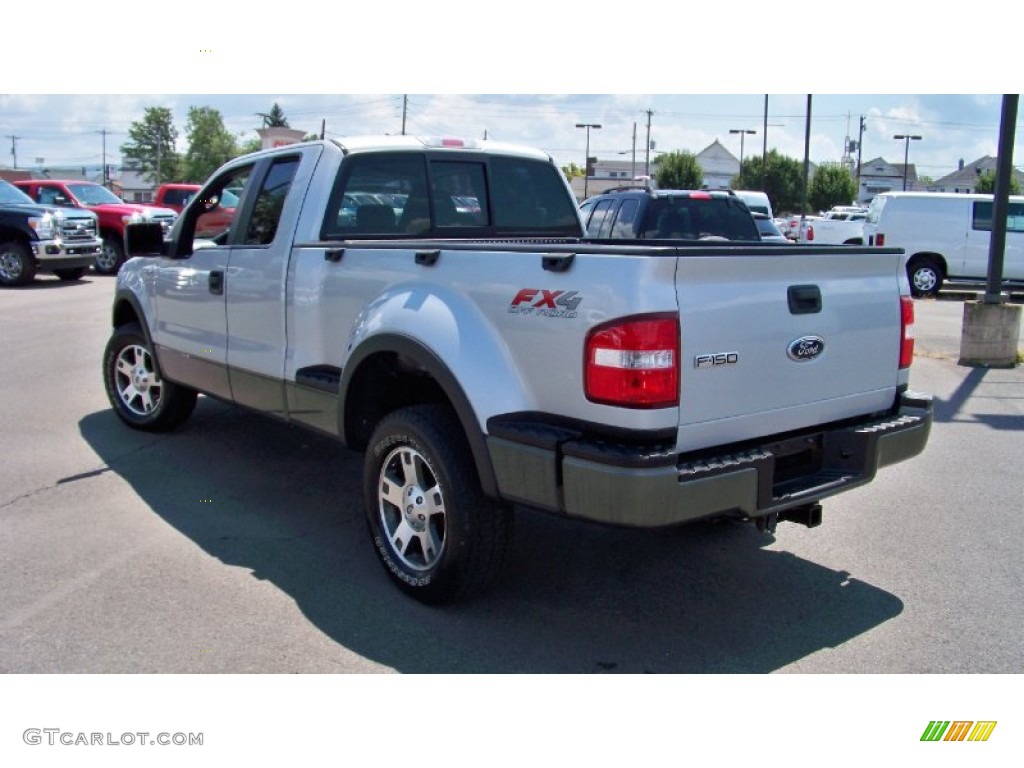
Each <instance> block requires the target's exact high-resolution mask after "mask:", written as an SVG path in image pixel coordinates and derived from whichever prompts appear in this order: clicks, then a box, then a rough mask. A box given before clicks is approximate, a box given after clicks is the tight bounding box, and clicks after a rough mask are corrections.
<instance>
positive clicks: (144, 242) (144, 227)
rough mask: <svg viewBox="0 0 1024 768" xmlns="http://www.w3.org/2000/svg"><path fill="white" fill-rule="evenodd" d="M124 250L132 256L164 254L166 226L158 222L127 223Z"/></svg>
mask: <svg viewBox="0 0 1024 768" xmlns="http://www.w3.org/2000/svg"><path fill="white" fill-rule="evenodd" d="M124 252H125V253H126V254H127V255H128V257H129V258H130V257H132V256H163V255H164V228H163V227H162V226H161V225H160V224H159V223H158V222H157V223H154V222H140V223H137V224H126V225H125V228H124Z"/></svg>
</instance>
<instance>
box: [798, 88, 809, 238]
mask: <svg viewBox="0 0 1024 768" xmlns="http://www.w3.org/2000/svg"><path fill="white" fill-rule="evenodd" d="M810 172H811V94H807V125H806V126H805V127H804V179H803V182H804V183H803V191H802V192H801V194H800V223H801V226H802V225H803V220H804V218H805V217H806V216H807V176H808V175H809V174H810Z"/></svg>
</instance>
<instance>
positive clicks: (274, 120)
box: [256, 101, 291, 128]
mask: <svg viewBox="0 0 1024 768" xmlns="http://www.w3.org/2000/svg"><path fill="white" fill-rule="evenodd" d="M256 116H257V117H262V118H263V125H262V126H261V127H263V128H291V126H290V125H288V118H286V117H285V116H284V110H283V109H281V107H280V106H279V105H278V103H277V102H276V101H275V102H274V106H272V107H271V108H270V111H269V112H257V113H256Z"/></svg>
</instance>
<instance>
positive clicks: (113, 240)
mask: <svg viewBox="0 0 1024 768" xmlns="http://www.w3.org/2000/svg"><path fill="white" fill-rule="evenodd" d="M122 264H124V246H123V245H122V244H121V239H120V238H119V237H117V236H116V235H104V237H103V248H102V249H101V250H100V252H99V253H97V254H96V271H97V272H99V273H100V274H101V275H116V274H117V271H118V270H119V269H120V268H121V265H122Z"/></svg>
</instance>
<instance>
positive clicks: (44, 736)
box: [21, 728, 203, 747]
mask: <svg viewBox="0 0 1024 768" xmlns="http://www.w3.org/2000/svg"><path fill="white" fill-rule="evenodd" d="M21 738H22V740H23V741H24V742H25V743H26V744H29V745H31V746H39V745H47V746H51V747H54V746H58V745H64V746H66V747H132V746H143V747H168V746H173V747H201V746H203V734H201V733H166V732H160V733H151V732H149V731H125V732H124V733H111V732H109V731H108V732H106V733H97V732H90V733H86V732H85V731H65V730H62V729H60V728H26V729H25V732H24V733H22V734H21Z"/></svg>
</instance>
